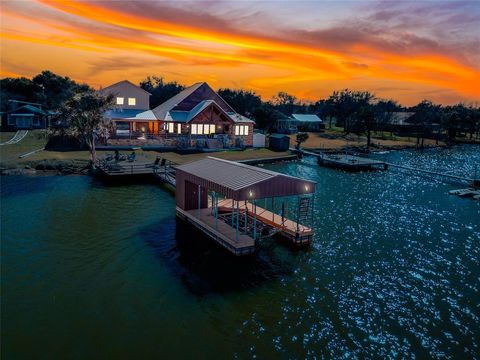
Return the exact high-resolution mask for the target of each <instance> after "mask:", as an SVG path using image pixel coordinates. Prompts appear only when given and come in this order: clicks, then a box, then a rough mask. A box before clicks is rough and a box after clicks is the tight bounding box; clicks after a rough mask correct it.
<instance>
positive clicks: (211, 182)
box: [176, 157, 316, 200]
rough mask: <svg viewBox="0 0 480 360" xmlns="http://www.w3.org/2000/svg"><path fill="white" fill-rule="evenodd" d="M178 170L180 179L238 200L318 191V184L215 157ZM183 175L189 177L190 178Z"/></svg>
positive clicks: (180, 167)
mask: <svg viewBox="0 0 480 360" xmlns="http://www.w3.org/2000/svg"><path fill="white" fill-rule="evenodd" d="M176 169H177V178H185V179H188V180H189V181H193V182H194V183H196V184H199V185H201V186H203V187H206V188H207V189H211V190H214V189H215V191H219V192H221V193H223V194H225V195H229V196H233V198H235V199H236V200H242V199H246V198H249V197H250V198H252V197H255V198H258V199H260V198H263V197H271V196H290V195H301V194H308V193H312V192H314V191H315V184H316V183H315V182H314V181H309V180H303V179H300V178H297V177H294V176H289V175H285V174H281V173H277V172H274V171H270V170H266V169H263V168H259V167H255V166H251V165H247V164H241V163H238V162H234V161H229V160H224V159H219V158H215V157H207V158H205V159H202V160H198V161H195V162H191V163H189V164H185V165H180V166H177V167H176ZM178 170H180V171H178ZM182 172H183V173H186V174H188V175H187V177H185V176H184V175H183V174H182ZM178 175H180V176H178ZM192 176H193V177H194V178H193V177H192ZM250 191H251V194H249V192H250Z"/></svg>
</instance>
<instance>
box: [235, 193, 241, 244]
mask: <svg viewBox="0 0 480 360" xmlns="http://www.w3.org/2000/svg"><path fill="white" fill-rule="evenodd" d="M239 219H240V202H239V201H237V230H236V231H235V240H236V241H237V242H238V220H239Z"/></svg>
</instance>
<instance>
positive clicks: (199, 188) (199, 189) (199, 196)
mask: <svg viewBox="0 0 480 360" xmlns="http://www.w3.org/2000/svg"><path fill="white" fill-rule="evenodd" d="M200 191H201V187H200V185H198V218H199V219H200V200H201V195H200Z"/></svg>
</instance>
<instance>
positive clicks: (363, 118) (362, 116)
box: [356, 104, 375, 152]
mask: <svg viewBox="0 0 480 360" xmlns="http://www.w3.org/2000/svg"><path fill="white" fill-rule="evenodd" d="M356 126H357V132H358V133H365V134H366V135H367V152H368V151H370V145H371V139H372V136H371V134H372V130H374V126H375V111H374V107H373V105H370V104H365V105H363V106H362V107H361V108H359V109H358V110H357V112H356Z"/></svg>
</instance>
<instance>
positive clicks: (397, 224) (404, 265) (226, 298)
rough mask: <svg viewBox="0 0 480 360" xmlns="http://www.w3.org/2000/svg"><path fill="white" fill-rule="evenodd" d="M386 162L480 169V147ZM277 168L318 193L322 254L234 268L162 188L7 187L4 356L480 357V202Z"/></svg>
mask: <svg viewBox="0 0 480 360" xmlns="http://www.w3.org/2000/svg"><path fill="white" fill-rule="evenodd" d="M377 156H378V157H381V158H384V159H387V160H389V161H391V162H397V163H403V164H406V165H412V166H413V165H415V166H418V167H422V168H425V169H433V170H440V171H442V172H450V173H456V174H463V175H469V176H471V175H473V172H474V168H475V165H480V151H479V148H478V147H462V148H455V149H450V150H427V151H424V152H413V151H402V152H396V153H387V154H382V155H377ZM266 167H267V168H269V169H273V170H276V171H279V172H283V173H287V174H291V175H296V176H301V177H304V178H307V179H311V180H315V181H317V182H318V187H317V194H316V201H315V227H316V234H315V237H314V242H313V245H312V246H311V247H310V249H308V250H301V251H292V250H290V249H288V248H286V247H284V246H282V245H280V244H277V243H276V242H275V241H273V240H267V241H264V242H263V243H262V244H261V246H260V249H259V252H258V254H256V255H255V256H254V257H253V258H249V259H236V258H233V257H232V256H230V255H229V254H228V253H226V252H225V251H224V250H223V249H221V248H219V247H217V246H216V245H215V244H212V243H211V242H209V241H208V240H206V239H205V238H203V237H201V236H200V235H199V234H198V233H197V232H195V231H192V230H190V229H188V228H187V227H186V226H185V225H183V224H182V223H181V222H177V221H176V220H175V217H174V208H175V203H174V198H173V197H172V196H171V195H170V194H169V193H167V192H166V191H164V190H162V188H161V187H159V186H157V185H155V184H140V185H128V186H109V187H108V186H104V185H103V184H102V183H100V182H98V181H96V180H94V179H91V178H90V177H86V176H71V177H69V176H45V177H42V176H38V177H3V178H2V179H1V181H2V188H1V210H2V214H1V215H2V219H1V240H2V242H1V250H2V264H1V265H2V355H3V358H4V359H12V358H14V359H32V358H36V359H66V358H70V359H85V358H109V359H119V358H164V359H168V358H173V357H177V358H208V359H212V358H232V357H234V358H235V357H236V358H250V357H254V356H256V357H258V358H273V357H281V358H305V357H307V358H313V357H320V358H365V357H368V358H371V357H381V358H385V357H390V358H443V357H446V358H462V359H469V358H479V354H480V347H479V346H480V345H479V339H480V325H479V323H480V250H479V249H480V202H474V201H472V200H470V199H461V198H458V197H456V196H449V195H448V194H447V192H448V190H451V189H455V188H459V187H460V186H459V185H453V184H444V183H442V182H439V181H438V180H437V179H434V178H426V177H423V176H422V177H420V176H412V175H408V174H407V173H405V172H401V171H398V170H393V169H391V170H389V171H387V172H372V173H358V174H349V173H343V172H339V171H335V170H330V169H325V168H320V167H318V166H316V165H315V163H314V161H313V160H312V159H306V160H305V161H304V162H302V163H297V162H292V163H282V164H275V165H268V166H266ZM479 174H480V166H479Z"/></svg>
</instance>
